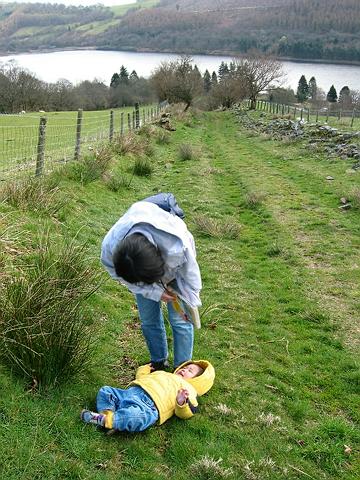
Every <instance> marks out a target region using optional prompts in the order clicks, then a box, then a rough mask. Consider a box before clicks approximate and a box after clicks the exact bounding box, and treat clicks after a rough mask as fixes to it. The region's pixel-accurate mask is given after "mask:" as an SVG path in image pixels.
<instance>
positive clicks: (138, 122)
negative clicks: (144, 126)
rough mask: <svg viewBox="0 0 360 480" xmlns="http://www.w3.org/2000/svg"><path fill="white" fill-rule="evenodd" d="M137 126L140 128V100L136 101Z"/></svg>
mask: <svg viewBox="0 0 360 480" xmlns="http://www.w3.org/2000/svg"><path fill="white" fill-rule="evenodd" d="M135 128H140V110H139V104H138V102H136V103H135Z"/></svg>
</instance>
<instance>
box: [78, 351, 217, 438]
mask: <svg viewBox="0 0 360 480" xmlns="http://www.w3.org/2000/svg"><path fill="white" fill-rule="evenodd" d="M214 378H215V370H214V367H213V366H212V365H211V364H210V363H209V362H207V361H206V360H199V361H194V362H192V361H188V362H185V363H183V364H182V365H180V366H179V367H178V368H177V369H176V370H175V371H174V373H168V372H165V371H162V370H156V371H152V367H151V366H150V365H143V366H141V367H139V368H138V370H137V372H136V378H135V380H134V381H133V382H131V383H130V386H129V387H128V388H126V389H120V388H113V387H107V386H105V387H102V388H100V390H99V392H98V394H97V398H96V407H97V411H98V412H99V413H96V412H91V411H90V410H83V411H82V412H81V420H83V421H84V422H85V423H92V424H95V425H99V426H102V427H105V428H108V429H114V430H119V431H128V432H141V431H142V430H145V429H146V428H149V427H150V426H151V425H153V424H154V423H155V422H157V421H159V424H160V425H161V424H162V423H164V422H165V421H166V420H168V419H169V418H170V417H172V416H173V415H174V414H175V415H176V416H178V417H179V418H183V419H187V418H190V417H192V416H193V415H194V413H195V412H196V410H197V406H198V403H197V399H196V396H197V395H203V394H204V393H206V392H207V391H208V390H210V388H211V387H212V385H213V383H214Z"/></svg>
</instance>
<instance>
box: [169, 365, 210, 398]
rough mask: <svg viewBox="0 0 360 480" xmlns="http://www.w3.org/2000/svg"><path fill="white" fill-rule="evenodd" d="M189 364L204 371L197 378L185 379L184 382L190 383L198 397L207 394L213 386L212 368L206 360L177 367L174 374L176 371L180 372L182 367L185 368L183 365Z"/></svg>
mask: <svg viewBox="0 0 360 480" xmlns="http://www.w3.org/2000/svg"><path fill="white" fill-rule="evenodd" d="M189 363H194V364H195V365H199V367H201V368H202V369H203V370H204V371H203V373H202V374H201V375H199V376H198V377H195V378H185V379H184V380H186V382H188V383H190V384H191V385H192V386H193V387H194V388H195V390H196V392H197V394H198V395H204V393H206V392H208V391H209V390H210V388H211V387H212V386H213V384H214V379H215V370H214V367H213V366H212V365H211V363H210V362H208V361H207V360H189V361H187V362H184V363H182V364H181V365H179V366H178V367H177V368H176V369H175V371H174V373H176V372H177V371H178V370H181V369H182V368H183V367H185V365H188V364H189Z"/></svg>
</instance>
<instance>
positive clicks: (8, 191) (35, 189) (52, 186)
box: [0, 176, 66, 215]
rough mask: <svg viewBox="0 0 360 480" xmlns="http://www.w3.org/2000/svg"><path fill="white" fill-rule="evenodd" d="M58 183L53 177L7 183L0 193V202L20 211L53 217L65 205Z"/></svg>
mask: <svg viewBox="0 0 360 480" xmlns="http://www.w3.org/2000/svg"><path fill="white" fill-rule="evenodd" d="M59 183H60V180H59V179H58V178H55V177H54V176H51V177H41V178H26V179H22V180H15V181H13V182H7V183H6V184H5V185H4V187H3V188H2V189H1V191H0V200H2V201H4V202H6V203H8V204H9V205H12V206H14V207H16V208H19V209H21V210H34V211H37V212H42V213H47V214H49V215H54V214H55V213H57V212H58V211H59V210H60V209H61V208H63V207H64V206H65V204H66V199H65V197H64V195H62V194H61V192H60V188H59Z"/></svg>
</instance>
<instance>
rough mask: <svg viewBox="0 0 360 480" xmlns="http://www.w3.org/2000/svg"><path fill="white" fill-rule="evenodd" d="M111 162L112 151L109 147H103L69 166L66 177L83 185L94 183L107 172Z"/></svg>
mask: <svg viewBox="0 0 360 480" xmlns="http://www.w3.org/2000/svg"><path fill="white" fill-rule="evenodd" d="M111 161H112V151H111V149H110V148H109V147H106V146H104V147H102V148H100V149H99V150H97V151H95V152H94V153H92V154H90V155H86V156H84V157H83V158H82V159H81V160H79V161H78V162H75V163H73V164H71V165H70V167H69V170H68V174H67V176H68V177H69V178H70V179H72V180H76V181H78V182H81V183H83V184H87V183H90V182H94V181H95V180H98V179H99V178H101V177H102V176H103V175H104V174H105V173H106V172H107V171H108V169H109V167H110V164H111Z"/></svg>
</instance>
